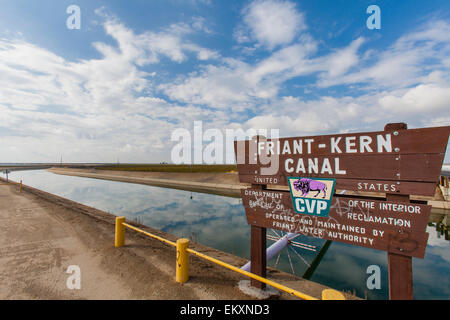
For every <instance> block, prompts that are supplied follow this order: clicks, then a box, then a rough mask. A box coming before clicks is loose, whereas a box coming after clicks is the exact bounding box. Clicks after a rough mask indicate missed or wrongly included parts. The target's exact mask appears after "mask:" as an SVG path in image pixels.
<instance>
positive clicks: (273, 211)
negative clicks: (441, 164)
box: [241, 189, 431, 258]
mask: <svg viewBox="0 0 450 320" xmlns="http://www.w3.org/2000/svg"><path fill="white" fill-rule="evenodd" d="M241 193H242V203H243V205H244V207H245V211H246V215H247V222H248V223H249V224H250V225H255V226H259V227H264V228H271V229H276V230H282V231H285V232H291V233H296V234H303V235H306V236H311V237H315V238H322V239H327V240H334V241H338V242H344V243H348V244H352V245H357V246H362V247H367V248H372V249H378V250H384V251H388V252H393V253H397V254H401V255H407V256H413V257H418V258H423V257H424V254H425V247H426V243H427V240H428V233H426V232H425V230H426V226H427V223H428V218H429V216H430V212H431V206H428V205H423V204H413V203H403V202H393V201H378V200H372V199H362V198H354V197H341V196H339V197H338V196H335V197H334V198H333V201H332V205H331V208H330V211H329V216H328V217H316V216H311V215H304V214H298V213H296V212H295V211H294V209H293V202H292V200H291V195H290V193H289V192H287V191H275V190H258V189H245V190H242V191H241Z"/></svg>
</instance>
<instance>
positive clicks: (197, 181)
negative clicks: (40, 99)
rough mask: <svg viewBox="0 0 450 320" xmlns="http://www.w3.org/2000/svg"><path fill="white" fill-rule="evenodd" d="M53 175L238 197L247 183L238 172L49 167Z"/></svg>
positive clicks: (246, 186)
mask: <svg viewBox="0 0 450 320" xmlns="http://www.w3.org/2000/svg"><path fill="white" fill-rule="evenodd" d="M48 171H50V172H52V173H56V174H62V175H68V176H77V177H86V178H94V179H103V180H113V181H121V182H129V183H139V184H146V185H151V186H157V187H165V188H172V189H181V190H188V191H194V192H203V193H212V194H219V195H224V196H230V197H241V189H245V188H248V187H249V185H248V184H243V183H240V182H239V177H238V175H237V173H177V172H133V171H112V170H96V169H75V168H51V169H48Z"/></svg>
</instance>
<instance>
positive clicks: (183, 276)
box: [115, 217, 345, 300]
mask: <svg viewBox="0 0 450 320" xmlns="http://www.w3.org/2000/svg"><path fill="white" fill-rule="evenodd" d="M125 228H129V229H131V230H134V231H136V232H139V233H142V234H145V235H146V236H148V237H151V238H153V239H156V240H159V241H161V242H164V243H166V244H168V245H171V246H173V247H176V248H177V257H176V277H175V278H176V281H177V282H179V283H185V282H187V281H188V280H189V255H188V253H191V254H194V255H196V256H198V257H200V258H202V259H205V260H208V261H210V262H212V263H215V264H218V265H220V266H222V267H224V268H227V269H229V270H232V271H235V272H237V273H240V274H242V275H244V276H247V277H249V278H252V279H255V280H257V281H260V282H263V283H265V284H267V285H269V286H271V287H274V288H276V289H279V290H281V291H284V292H287V293H289V294H291V295H294V296H296V297H298V298H301V299H304V300H319V299H317V298H314V297H311V296H310V295H307V294H305V293H302V292H300V291H297V290H294V289H291V288H289V287H286V286H284V285H282V284H279V283H276V282H274V281H272V280H269V279H266V278H263V277H261V276H258V275H256V274H254V273H251V272H248V271H245V270H242V269H240V268H238V267H235V266H233V265H231V264H228V263H226V262H223V261H220V260H218V259H215V258H212V257H210V256H207V255H205V254H203V253H200V252H198V251H195V250H192V249H189V240H188V239H178V240H177V242H173V241H169V240H167V239H164V238H162V237H159V236H157V235H154V234H151V233H149V232H146V231H144V230H142V229H139V228H137V227H135V226H132V225H130V224H128V223H126V222H125V217H117V218H116V234H115V246H116V247H122V246H124V245H125ZM322 300H345V297H344V295H343V294H342V293H340V292H339V291H336V290H332V289H326V290H323V291H322Z"/></svg>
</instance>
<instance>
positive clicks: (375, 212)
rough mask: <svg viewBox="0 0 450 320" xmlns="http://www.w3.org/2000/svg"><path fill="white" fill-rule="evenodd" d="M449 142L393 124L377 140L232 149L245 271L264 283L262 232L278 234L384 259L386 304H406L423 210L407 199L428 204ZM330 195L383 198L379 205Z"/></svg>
mask: <svg viewBox="0 0 450 320" xmlns="http://www.w3.org/2000/svg"><path fill="white" fill-rule="evenodd" d="M449 134H450V127H436V128H424V129H412V130H407V126H406V124H404V123H395V124H388V125H386V126H385V128H384V131H379V132H366V133H353V134H334V135H323V136H311V137H295V138H280V139H272V140H268V139H265V138H264V137H255V138H253V139H252V140H248V141H236V142H235V153H236V163H237V168H238V172H239V180H240V181H241V182H244V183H250V184H252V188H251V189H246V190H243V191H242V200H243V204H244V206H245V211H246V215H247V222H248V223H249V224H250V225H251V235H252V236H251V263H252V265H251V271H252V272H253V273H256V274H258V275H260V276H263V277H265V272H266V267H265V266H266V261H265V239H266V228H272V229H278V230H283V231H286V232H291V233H297V234H304V235H306V236H311V237H318V238H323V239H327V240H333V241H339V242H344V243H348V244H352V245H357V246H363V247H368V248H373V249H378V250H384V251H387V252H388V269H389V297H390V299H412V298H413V289H412V260H411V257H418V258H423V257H424V255H425V248H426V245H427V241H428V233H426V232H425V230H426V226H427V222H428V218H429V215H430V210H431V208H430V206H427V205H423V204H416V203H411V202H410V199H409V197H410V195H426V196H434V193H435V189H436V184H437V182H438V180H439V176H440V172H441V168H442V162H443V160H444V156H445V151H446V148H447V143H448V136H449ZM268 185H271V186H272V189H273V188H276V187H277V186H289V190H290V192H288V191H279V190H269V189H268ZM336 189H341V190H342V189H344V190H351V191H361V192H376V193H385V194H386V201H380V200H374V199H370V198H367V197H366V198H361V197H350V196H346V197H345V196H337V195H334V191H335V190H336ZM311 190H312V191H313V194H312V195H311V194H310V191H311ZM316 192H317V193H316ZM314 193H315V194H314ZM319 194H320V195H321V197H322V198H321V199H319V198H317V199H316V197H318V196H319ZM252 285H254V286H258V287H259V288H262V287H264V285H263V284H262V283H260V282H252Z"/></svg>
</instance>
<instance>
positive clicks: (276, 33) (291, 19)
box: [238, 0, 306, 49]
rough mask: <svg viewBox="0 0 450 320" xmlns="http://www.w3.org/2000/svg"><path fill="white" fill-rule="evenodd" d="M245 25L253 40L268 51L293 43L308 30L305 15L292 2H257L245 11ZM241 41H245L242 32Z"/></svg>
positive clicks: (262, 0)
mask: <svg viewBox="0 0 450 320" xmlns="http://www.w3.org/2000/svg"><path fill="white" fill-rule="evenodd" d="M243 15H244V18H243V20H244V23H245V24H246V26H247V27H248V28H249V32H250V35H251V37H252V38H254V39H255V40H256V41H258V42H259V43H260V44H262V45H264V46H266V47H267V48H268V49H273V48H274V47H276V46H279V45H287V44H289V43H291V42H292V41H293V40H294V39H295V37H296V36H297V35H298V33H299V32H300V31H302V30H304V29H306V24H305V22H304V16H303V13H302V12H300V11H298V10H297V7H296V4H295V3H293V2H290V1H279V0H261V1H259V0H256V1H253V2H251V3H250V4H249V5H248V6H247V7H246V8H245V9H244V10H243ZM238 39H239V41H245V37H244V36H243V34H242V30H241V31H238Z"/></svg>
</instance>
